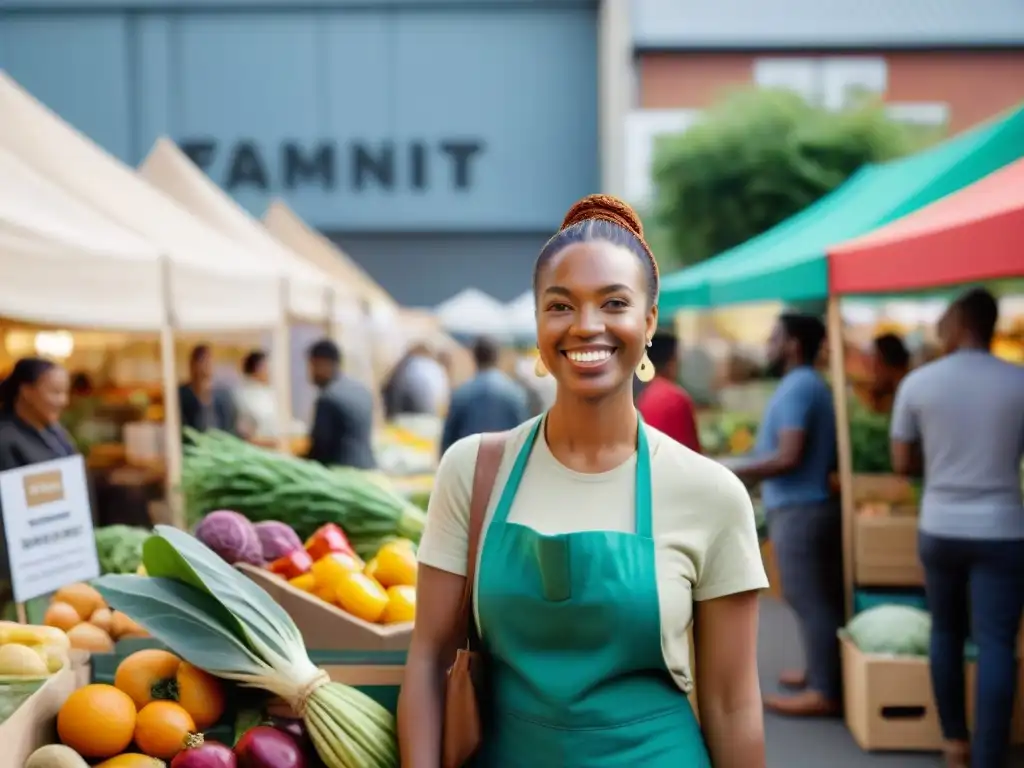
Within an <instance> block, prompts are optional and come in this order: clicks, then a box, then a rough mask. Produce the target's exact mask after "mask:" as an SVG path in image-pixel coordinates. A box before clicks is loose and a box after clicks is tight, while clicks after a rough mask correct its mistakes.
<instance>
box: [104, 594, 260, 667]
mask: <svg viewBox="0 0 1024 768" xmlns="http://www.w3.org/2000/svg"><path fill="white" fill-rule="evenodd" d="M93 586H94V587H96V589H97V590H99V593H100V594H101V595H103V599H104V600H106V601H107V605H109V606H110V607H111V608H113V609H114V610H116V611H121V613H123V614H125V615H126V616H128V617H130V618H131V619H133V620H134V621H136V622H138V623H139V624H141V625H142V626H143V627H144V628H145V629H146V630H148V631H149V633H150V634H152V635H153V636H154V637H156V638H158V639H159V640H160V641H161V642H163V643H164V644H166V645H167V647H168V648H170V649H171V650H172V651H173V652H174V653H176V654H177V655H179V656H181V657H182V658H183V659H185V660H186V661H187V662H189V663H190V664H194V665H195V666H197V667H199V668H200V669H205V670H206V671H207V672H210V673H211V674H214V675H217V674H221V673H229V674H233V675H252V676H262V675H265V674H266V673H267V665H266V664H265V663H264V662H263V661H262V660H261V659H260V658H259V657H257V656H256V655H255V654H254V653H253V652H252V651H251V650H250V649H249V648H248V646H247V645H246V644H245V643H244V642H242V640H240V639H239V638H238V637H237V636H235V635H234V634H233V632H232V630H231V629H230V628H229V627H230V623H225V622H230V619H229V618H227V617H226V616H225V610H224V606H222V605H221V604H220V603H219V602H217V601H216V600H214V599H213V598H211V597H210V596H209V595H207V594H205V593H203V592H202V591H200V590H198V589H195V588H194V587H190V586H188V585H187V584H181V583H179V582H177V581H174V580H172V579H165V578H156V577H151V576H128V575H121V574H111V575H108V576H101V577H100V578H98V579H96V580H95V581H94V582H93Z"/></svg>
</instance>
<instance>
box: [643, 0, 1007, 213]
mask: <svg viewBox="0 0 1024 768" xmlns="http://www.w3.org/2000/svg"><path fill="white" fill-rule="evenodd" d="M630 21H631V25H632V41H633V57H634V82H633V88H632V90H633V94H632V96H633V99H632V103H633V108H632V110H631V111H630V113H629V115H628V117H627V121H626V158H625V164H626V174H625V177H626V178H625V183H626V194H627V195H628V196H629V197H630V198H632V199H634V200H636V201H638V202H642V201H643V200H644V199H645V198H646V197H647V195H649V165H650V156H651V151H652V144H653V141H654V137H656V136H657V135H659V134H664V133H672V132H677V131H679V130H682V129H684V128H685V127H686V126H687V125H688V124H689V123H690V122H692V121H693V120H694V119H695V117H696V116H697V115H699V113H700V110H701V109H703V108H706V107H707V106H709V105H710V104H711V103H713V102H714V101H715V100H716V99H717V98H718V97H720V96H721V95H722V94H723V92H726V91H728V90H729V89H731V88H736V87H743V86H751V85H762V86H766V87H784V88H791V89H793V90H795V91H798V92H799V93H801V94H804V95H805V96H806V97H807V98H808V99H812V100H815V101H818V102H820V103H823V104H826V105H830V106H836V107H839V106H841V105H842V104H843V102H844V101H845V100H846V99H847V98H848V97H849V95H850V93H851V91H856V92H858V93H863V92H868V93H873V94H877V95H878V96H880V97H881V98H882V99H883V100H884V101H885V102H886V103H887V104H888V105H889V108H890V110H891V112H892V114H893V115H894V116H897V117H899V118H900V119H903V120H907V121H912V122H916V123H921V124H927V125H936V126H942V127H944V128H945V129H946V130H947V131H948V132H950V133H955V132H957V131H961V130H963V129H964V128H967V127H969V126H971V125H974V124H975V123H977V122H979V121H981V120H984V119H986V118H988V117H991V116H992V115H994V114H996V113H998V112H1000V111H1002V110H1004V109H1006V108H1008V107H1011V106H1013V105H1015V104H1017V103H1019V102H1021V101H1022V100H1024V2H1021V0H970V1H968V0H900V1H899V2H891V0H774V2H765V0H718V2H714V3H709V2H703V1H701V0H635V1H634V2H633V4H632V14H631V20H630Z"/></svg>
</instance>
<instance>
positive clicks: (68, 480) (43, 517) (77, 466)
mask: <svg viewBox="0 0 1024 768" xmlns="http://www.w3.org/2000/svg"><path fill="white" fill-rule="evenodd" d="M0 510H3V524H4V538H5V540H6V542H7V559H8V562H9V564H10V569H11V590H12V592H13V593H14V601H15V602H16V603H24V602H26V601H28V600H31V599H33V598H35V597H39V596H40V595H45V594H48V593H50V592H56V591H57V590H58V589H60V588H61V587H64V586H67V585H68V584H73V583H75V582H79V581H89V580H91V579H95V578H96V577H97V576H99V575H100V564H99V559H98V558H97V556H96V540H95V539H94V537H93V527H92V509H91V508H90V505H89V488H88V484H87V483H86V477H85V462H84V461H83V460H82V457H81V456H71V457H68V458H66V459H57V460H55V461H47V462H44V463H42V464H32V465H30V466H27V467H20V468H19V469H11V470H8V471H7V472H0Z"/></svg>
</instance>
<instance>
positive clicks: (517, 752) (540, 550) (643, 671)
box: [474, 420, 711, 768]
mask: <svg viewBox="0 0 1024 768" xmlns="http://www.w3.org/2000/svg"><path fill="white" fill-rule="evenodd" d="M542 424H543V420H538V422H537V424H536V425H534V428H533V430H532V431H531V432H530V435H529V437H528V439H527V441H526V444H525V445H524V446H523V448H522V450H521V451H520V452H519V455H518V456H517V457H516V461H515V464H514V466H513V468H512V472H511V475H510V476H509V479H508V482H507V483H506V485H505V487H504V489H503V490H502V494H501V498H500V500H499V502H498V506H497V508H496V510H495V512H494V518H493V520H492V521H491V523H490V526H489V528H488V530H487V535H486V538H485V540H484V547H483V553H482V556H481V561H480V568H479V576H478V581H477V596H478V613H479V617H480V625H481V641H482V644H483V649H484V651H485V653H486V654H487V674H488V685H489V690H488V693H489V695H488V697H487V699H488V710H487V711H486V713H485V716H486V730H485V738H484V746H483V748H482V750H481V753H480V755H479V756H478V758H477V759H476V761H475V762H474V765H476V766H480V768H622V766H628V765H637V766H640V765H642V766H643V767H644V768H710V766H711V761H710V759H709V757H708V753H707V749H706V747H705V746H704V739H703V736H702V734H701V731H700V726H699V725H698V724H697V719H696V717H694V714H693V710H692V709H691V708H690V702H689V700H688V699H687V697H686V695H685V694H684V693H683V692H682V691H681V690H680V689H679V688H678V686H677V685H676V684H675V682H674V681H673V679H672V677H671V675H670V674H669V671H668V669H667V668H666V666H665V660H664V655H663V654H662V649H661V614H660V609H659V605H658V584H657V579H656V576H655V563H654V539H653V535H652V531H651V460H650V452H649V449H648V444H647V437H646V435H645V434H644V427H643V424H642V423H641V425H640V428H639V431H638V437H637V462H636V490H635V511H636V533H635V534H633V533H618V532H611V531H583V532H579V533H568V534H558V535H554V536H545V535H543V534H540V533H538V532H537V531H535V530H533V529H531V528H528V527H526V526H523V525H518V524H516V523H510V522H508V515H509V511H510V510H511V508H512V502H513V500H514V499H515V496H516V492H517V491H518V489H519V483H520V482H521V481H522V478H523V472H524V470H525V468H526V463H527V461H528V460H529V457H530V453H531V451H532V449H533V446H534V443H535V441H536V439H537V435H538V431H539V429H540V427H541V425H542ZM541 439H543V438H541Z"/></svg>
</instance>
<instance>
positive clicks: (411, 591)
mask: <svg viewBox="0 0 1024 768" xmlns="http://www.w3.org/2000/svg"><path fill="white" fill-rule="evenodd" d="M415 620H416V587H409V586H397V587H388V604H387V607H385V608H384V614H383V615H382V616H381V617H380V621H381V623H382V624H397V623H399V622H403V621H415Z"/></svg>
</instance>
